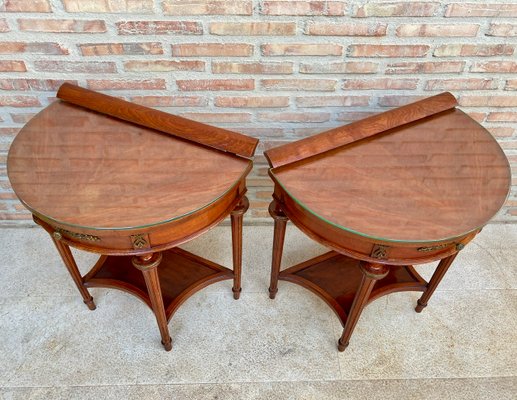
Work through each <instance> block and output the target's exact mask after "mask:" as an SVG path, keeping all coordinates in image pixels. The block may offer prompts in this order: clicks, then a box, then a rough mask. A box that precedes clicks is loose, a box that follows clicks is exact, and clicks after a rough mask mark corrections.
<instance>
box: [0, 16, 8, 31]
mask: <svg viewBox="0 0 517 400" xmlns="http://www.w3.org/2000/svg"><path fill="white" fill-rule="evenodd" d="M9 31H10V29H9V25H8V24H7V21H6V19H5V18H0V32H9Z"/></svg>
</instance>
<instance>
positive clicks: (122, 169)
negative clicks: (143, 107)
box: [8, 101, 252, 230]
mask: <svg viewBox="0 0 517 400" xmlns="http://www.w3.org/2000/svg"><path fill="white" fill-rule="evenodd" d="M251 164H252V162H251V160H249V159H245V158H242V157H238V156H235V155H233V154H231V153H226V152H222V151H219V150H215V149H212V148H209V147H205V146H202V145H199V144H196V143H193V142H190V141H187V140H183V139H181V138H176V137H172V136H170V135H166V134H165V133H161V132H158V131H156V130H153V129H150V128H146V127H144V126H139V125H136V124H133V123H130V122H126V121H123V120H120V119H118V118H113V117H109V116H107V115H104V114H99V113H97V112H94V111H91V110H88V109H85V108H83V107H79V106H77V105H74V104H70V103H67V102H62V101H56V102H55V103H53V104H52V105H50V106H49V107H47V108H46V109H44V110H43V111H42V112H40V113H39V114H38V115H36V116H35V117H34V118H33V119H32V120H31V121H30V122H29V123H28V124H27V125H26V126H25V127H24V128H23V129H22V130H21V131H20V133H19V134H18V135H17V136H16V138H15V140H14V143H13V144H12V146H11V150H10V152H9V158H8V173H9V179H10V181H11V184H12V186H13V189H14V191H15V192H16V194H17V196H18V197H19V198H20V200H21V201H22V202H23V203H24V204H25V205H26V207H27V208H28V209H29V210H31V211H32V212H33V214H35V215H36V216H42V217H46V219H51V220H54V221H56V222H60V223H63V224H67V225H70V226H76V227H88V228H92V229H111V230H117V229H125V228H135V227H144V226H148V225H155V224H160V223H163V222H168V221H172V220H174V219H176V218H179V217H183V216H186V215H188V214H189V213H192V212H194V211H196V210H199V209H201V208H203V207H207V206H208V205H210V204H211V203H212V202H213V201H214V200H216V199H218V198H220V197H221V196H223V195H224V194H225V193H226V192H227V191H229V190H230V189H231V188H232V187H234V186H235V185H237V184H238V183H239V182H240V181H241V180H242V179H243V177H245V176H246V174H247V173H248V172H249V171H250V169H251Z"/></svg>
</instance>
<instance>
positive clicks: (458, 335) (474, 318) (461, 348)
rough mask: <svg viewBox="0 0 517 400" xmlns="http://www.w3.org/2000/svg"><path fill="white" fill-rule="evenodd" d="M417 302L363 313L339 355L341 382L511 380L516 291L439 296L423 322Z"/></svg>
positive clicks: (403, 298) (402, 299)
mask: <svg viewBox="0 0 517 400" xmlns="http://www.w3.org/2000/svg"><path fill="white" fill-rule="evenodd" d="M417 298H418V294H417V293H396V294H392V295H389V296H387V297H385V298H383V299H380V300H379V301H377V302H374V303H372V304H370V305H369V306H368V307H367V308H366V309H365V311H364V312H363V314H362V316H361V318H360V320H359V322H358V324H357V326H356V329H355V331H354V333H353V336H352V338H351V340H350V345H349V347H348V348H347V349H346V350H345V351H344V352H343V353H340V355H339V359H340V362H341V373H342V378H343V379H388V378H389V379H415V378H452V377H497V376H501V377H503V376H510V375H514V374H515V372H516V366H517V364H516V361H515V360H516V359H517V319H516V318H515V315H516V310H517V291H515V290H481V291H472V290H464V291H460V290H458V291H437V292H435V294H434V296H433V297H432V298H431V300H430V301H429V304H428V306H427V308H426V309H424V311H423V312H422V313H421V314H418V313H416V312H415V311H414V306H415V304H416V300H417ZM334 327H335V330H336V334H337V335H339V333H340V332H341V326H340V325H339V323H336V321H334Z"/></svg>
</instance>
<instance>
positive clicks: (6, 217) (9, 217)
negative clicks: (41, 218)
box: [0, 212, 32, 221]
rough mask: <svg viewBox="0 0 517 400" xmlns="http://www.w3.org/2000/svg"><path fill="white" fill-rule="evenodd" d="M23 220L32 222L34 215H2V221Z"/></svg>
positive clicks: (0, 215) (27, 213)
mask: <svg viewBox="0 0 517 400" xmlns="http://www.w3.org/2000/svg"><path fill="white" fill-rule="evenodd" d="M21 220H27V221H30V220H32V214H31V213H29V212H26V213H16V214H15V213H0V221H21Z"/></svg>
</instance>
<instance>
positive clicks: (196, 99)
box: [131, 96, 208, 107]
mask: <svg viewBox="0 0 517 400" xmlns="http://www.w3.org/2000/svg"><path fill="white" fill-rule="evenodd" d="M131 101H132V102H135V103H137V104H141V105H143V106H146V107H199V106H206V105H208V100H207V99H206V98H204V97H201V96H133V97H131Z"/></svg>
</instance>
